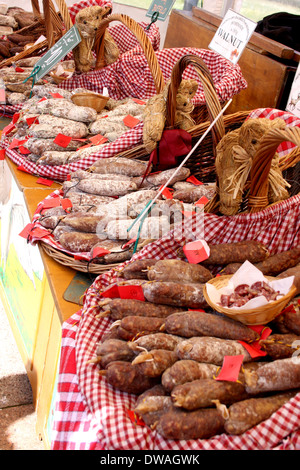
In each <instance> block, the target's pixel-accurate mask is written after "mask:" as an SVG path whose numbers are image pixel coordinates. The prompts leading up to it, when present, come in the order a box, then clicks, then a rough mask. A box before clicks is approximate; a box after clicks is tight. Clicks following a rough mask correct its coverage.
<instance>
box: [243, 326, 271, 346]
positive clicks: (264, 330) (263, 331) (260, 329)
mask: <svg viewBox="0 0 300 470" xmlns="http://www.w3.org/2000/svg"><path fill="white" fill-rule="evenodd" d="M248 328H250V329H251V330H253V331H256V332H257V333H258V334H259V335H260V339H266V338H267V337H268V336H270V334H271V333H272V330H271V328H269V327H268V326H265V325H248ZM253 344H255V342H254V343H253Z"/></svg>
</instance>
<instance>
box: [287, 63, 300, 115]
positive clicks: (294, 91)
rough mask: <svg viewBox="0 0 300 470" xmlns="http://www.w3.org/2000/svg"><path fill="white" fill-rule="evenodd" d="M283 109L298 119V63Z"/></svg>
mask: <svg viewBox="0 0 300 470" xmlns="http://www.w3.org/2000/svg"><path fill="white" fill-rule="evenodd" d="M285 109H286V111H289V112H290V113H293V114H295V116H297V117H298V118H300V63H299V65H298V67H297V70H296V74H295V77H294V81H293V83H292V86H291V91H290V95H289V98H288V101H287V105H286V108H285Z"/></svg>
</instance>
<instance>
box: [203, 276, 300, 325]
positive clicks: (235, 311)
mask: <svg viewBox="0 0 300 470" xmlns="http://www.w3.org/2000/svg"><path fill="white" fill-rule="evenodd" d="M232 276H233V274H226V275H225V274H224V275H223V276H217V277H214V278H213V279H210V280H209V281H207V282H206V283H205V284H204V286H203V295H204V297H205V300H206V301H207V303H208V304H209V305H210V306H211V307H212V308H214V309H215V310H217V312H220V313H224V314H225V315H226V313H228V314H230V315H231V316H232V317H233V316H237V317H238V316H240V315H241V316H245V315H251V314H253V315H257V313H259V311H260V310H263V311H264V312H265V313H268V312H272V311H273V310H274V309H276V308H277V307H280V306H281V305H285V304H286V303H288V302H289V300H290V299H291V298H293V297H294V295H295V294H296V291H297V289H296V286H295V285H294V284H292V287H291V288H290V290H289V292H288V293H287V294H285V295H284V296H282V297H280V298H279V299H277V300H275V301H272V302H268V303H267V304H266V305H263V306H262V307H256V308H251V309H245V308H243V309H239V308H229V307H221V306H220V305H218V304H215V303H214V302H212V300H211V299H210V297H209V295H208V294H207V290H206V284H211V285H215V284H220V283H222V281H224V282H223V286H225V285H227V284H228V281H229V280H230V279H231V278H232ZM264 277H265V278H266V279H267V280H269V281H272V280H275V279H276V277H273V276H264ZM226 281H227V282H226Z"/></svg>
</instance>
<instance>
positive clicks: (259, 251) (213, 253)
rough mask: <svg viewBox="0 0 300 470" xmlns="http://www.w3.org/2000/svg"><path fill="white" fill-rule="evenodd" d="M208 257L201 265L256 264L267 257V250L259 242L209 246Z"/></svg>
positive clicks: (250, 241) (251, 241)
mask: <svg viewBox="0 0 300 470" xmlns="http://www.w3.org/2000/svg"><path fill="white" fill-rule="evenodd" d="M209 249H210V255H209V257H208V258H207V259H206V260H204V261H202V262H201V264H203V265H205V266H206V265H221V266H224V265H227V264H229V263H243V262H244V261H247V260H248V261H250V263H252V264H253V263H258V262H260V261H263V260H264V259H266V258H267V257H268V255H269V253H268V250H267V248H266V247H265V246H264V245H263V244H262V243H260V242H257V241H255V240H249V241H244V242H237V243H220V244H218V245H210V244H209Z"/></svg>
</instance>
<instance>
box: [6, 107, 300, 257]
mask: <svg viewBox="0 0 300 470" xmlns="http://www.w3.org/2000/svg"><path fill="white" fill-rule="evenodd" d="M260 117H266V118H268V119H275V118H277V117H280V118H281V119H284V120H285V122H286V124H287V126H289V127H292V126H296V125H298V126H300V119H298V118H297V117H296V116H294V115H292V114H290V113H286V112H284V111H280V110H276V109H271V108H260V109H256V110H254V111H252V112H251V113H250V114H249V117H248V119H249V118H260ZM292 147H294V144H291V143H290V142H283V143H282V144H280V146H279V147H278V153H279V155H280V156H283V155H285V154H286V153H287V152H289V151H290V150H291V148H292ZM7 152H13V151H9V150H8V151H7ZM107 156H109V155H107ZM20 163H21V161H20ZM74 165H75V164H73V165H70V167H69V172H71V171H75V169H74V168H71V167H73V166H74ZM24 166H25V165H24ZM56 197H61V198H62V197H63V195H62V191H59V190H56V191H53V193H51V194H50V195H49V196H47V197H46V198H45V200H47V199H50V198H56ZM66 197H67V196H66ZM43 205H44V201H41V202H40V203H39V204H38V205H37V208H36V211H35V213H34V215H33V218H32V223H33V224H34V226H35V227H38V228H43V227H42V225H41V224H40V223H39V217H40V213H41V210H42V208H43ZM261 214H262V215H261ZM260 217H262V219H264V215H263V213H260V215H259V218H260ZM276 217H277V215H276V216H275V219H276ZM217 220H218V219H217ZM234 220H235V219H234ZM275 227H276V224H275ZM230 230H231V229H230V228H229V227H228V229H227V231H228V232H230ZM232 230H233V231H234V230H235V223H233V225H232ZM267 230H269V228H268V227H267ZM291 230H293V227H291ZM256 231H257V226H256V225H255V226H254V228H253V232H252V233H251V236H253V235H256ZM244 235H246V232H245V234H244V233H243V234H242V236H244ZM239 236H240V235H238V237H239ZM38 240H39V239H38V238H36V237H34V235H33V236H32V238H31V242H32V243H35V242H37V241H38ZM43 242H44V243H47V244H48V245H50V246H52V247H53V248H55V249H57V250H59V251H61V252H64V253H66V254H68V255H71V256H74V253H72V252H70V251H68V250H66V249H65V248H64V247H62V246H61V245H60V243H59V242H58V241H56V240H54V238H53V236H52V235H51V233H49V235H48V236H44V237H43ZM292 243H293V242H292ZM282 245H284V246H286V239H283V240H282ZM272 249H274V250H277V251H283V249H287V248H282V247H281V246H280V245H279V246H278V247H277V245H276V243H275V244H274V247H272ZM76 255H80V256H81V257H82V258H84V259H85V260H86V261H90V259H91V255H90V253H87V252H85V253H76Z"/></svg>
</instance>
